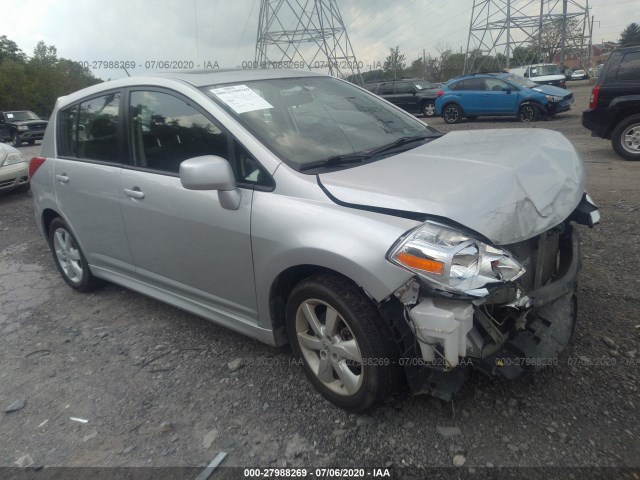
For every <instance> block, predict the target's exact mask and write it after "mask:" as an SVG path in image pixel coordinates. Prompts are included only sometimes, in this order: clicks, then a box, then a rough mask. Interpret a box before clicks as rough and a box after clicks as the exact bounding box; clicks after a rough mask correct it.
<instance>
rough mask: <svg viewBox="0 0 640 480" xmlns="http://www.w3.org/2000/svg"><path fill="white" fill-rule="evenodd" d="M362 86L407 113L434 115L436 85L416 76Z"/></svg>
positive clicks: (436, 95) (436, 94)
mask: <svg viewBox="0 0 640 480" xmlns="http://www.w3.org/2000/svg"><path fill="white" fill-rule="evenodd" d="M364 88H366V89H367V90H369V91H370V92H372V93H375V94H376V95H378V96H380V97H382V98H384V99H385V100H387V101H388V102H391V103H393V104H394V105H397V106H398V107H400V108H402V109H403V110H406V111H407V112H409V113H421V114H423V115H424V116H425V117H435V115H436V98H437V97H438V87H436V86H435V85H433V84H431V83H429V82H427V81H425V80H420V79H418V78H403V79H401V80H388V81H385V82H375V83H366V84H365V85H364Z"/></svg>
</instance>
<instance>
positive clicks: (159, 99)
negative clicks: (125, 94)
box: [129, 91, 229, 173]
mask: <svg viewBox="0 0 640 480" xmlns="http://www.w3.org/2000/svg"><path fill="white" fill-rule="evenodd" d="M129 118H130V125H129V129H130V132H129V134H130V138H131V146H132V150H133V151H132V154H133V155H132V157H133V163H134V165H136V166H138V167H143V168H150V169H152V170H160V171H163V172H168V173H178V172H179V170H180V163H182V161H183V160H186V159H188V158H193V157H199V156H201V155H218V156H220V157H222V158H227V159H228V158H229V141H228V137H227V135H226V134H225V133H224V132H222V130H221V129H219V128H218V127H217V126H216V125H214V124H213V123H212V122H210V121H209V120H208V119H207V118H206V117H205V116H204V115H203V114H202V113H200V112H199V111H198V110H196V109H195V108H194V107H192V106H191V105H189V104H188V103H187V102H185V101H184V100H182V99H180V98H178V97H175V96H173V95H169V94H167V93H162V92H154V91H134V92H131V101H130V106H129Z"/></svg>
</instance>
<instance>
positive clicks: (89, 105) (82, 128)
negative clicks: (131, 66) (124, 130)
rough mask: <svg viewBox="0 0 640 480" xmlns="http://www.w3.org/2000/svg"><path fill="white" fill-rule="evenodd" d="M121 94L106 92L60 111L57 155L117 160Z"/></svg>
mask: <svg viewBox="0 0 640 480" xmlns="http://www.w3.org/2000/svg"><path fill="white" fill-rule="evenodd" d="M119 109H120V94H119V93H109V94H107V95H103V96H100V97H96V98H92V99H91V100H87V101H86V102H82V103H79V104H76V105H73V106H71V107H68V108H65V109H63V110H61V111H60V142H59V147H58V154H59V155H60V156H63V157H73V158H79V159H85V160H100V161H105V162H117V161H119V158H118V157H119V155H118V124H119V117H120V115H119Z"/></svg>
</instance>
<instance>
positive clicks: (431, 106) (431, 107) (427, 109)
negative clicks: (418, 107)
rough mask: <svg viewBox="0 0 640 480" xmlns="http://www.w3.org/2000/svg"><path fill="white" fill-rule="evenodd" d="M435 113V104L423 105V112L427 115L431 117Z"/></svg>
mask: <svg viewBox="0 0 640 480" xmlns="http://www.w3.org/2000/svg"><path fill="white" fill-rule="evenodd" d="M435 113H436V106H435V105H434V104H433V103H428V104H427V105H426V106H425V107H424V114H425V115H426V116H427V117H432V116H433V115H434V114H435Z"/></svg>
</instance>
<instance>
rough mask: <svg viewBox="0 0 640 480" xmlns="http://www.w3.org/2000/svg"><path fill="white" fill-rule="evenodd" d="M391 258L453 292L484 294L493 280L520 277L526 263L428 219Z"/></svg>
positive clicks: (506, 280)
mask: <svg viewBox="0 0 640 480" xmlns="http://www.w3.org/2000/svg"><path fill="white" fill-rule="evenodd" d="M387 258H388V259H389V260H390V261H391V262H393V263H395V264H397V265H400V266H402V267H405V268H407V269H409V270H411V271H412V272H414V273H416V274H418V275H420V276H421V277H422V278H424V279H425V280H427V281H428V282H430V283H432V284H435V286H437V287H439V288H440V289H444V290H446V291H448V292H451V293H463V294H467V295H472V296H482V295H485V294H486V293H487V291H486V290H482V291H479V289H484V287H487V286H489V285H491V284H497V283H507V282H512V281H514V280H517V279H518V278H520V276H522V275H523V274H524V273H525V269H524V267H523V266H522V265H521V264H520V262H518V261H517V260H516V259H515V258H513V256H512V255H511V254H510V253H509V252H506V251H505V250H502V249H500V248H495V247H492V246H491V245H487V244H486V243H484V242H481V241H480V240H477V239H475V238H473V237H470V236H468V235H466V234H464V233H462V232H458V231H456V230H453V229H451V228H449V227H445V226H444V225H440V224H437V223H434V222H426V223H425V224H424V225H422V226H420V227H418V228H416V229H415V230H414V231H413V232H411V233H410V234H409V235H408V236H407V237H406V238H405V239H404V240H402V241H401V242H400V243H399V244H398V245H397V246H396V247H395V248H393V249H392V250H391V251H390V252H389V254H388V255H387Z"/></svg>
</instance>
